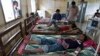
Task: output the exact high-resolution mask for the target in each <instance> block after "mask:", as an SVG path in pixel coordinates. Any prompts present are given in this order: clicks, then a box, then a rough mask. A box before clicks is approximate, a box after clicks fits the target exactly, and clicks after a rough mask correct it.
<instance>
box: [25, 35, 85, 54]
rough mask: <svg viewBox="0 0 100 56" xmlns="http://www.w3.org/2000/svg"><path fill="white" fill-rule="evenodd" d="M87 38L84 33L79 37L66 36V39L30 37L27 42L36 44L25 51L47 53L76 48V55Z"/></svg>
mask: <svg viewBox="0 0 100 56" xmlns="http://www.w3.org/2000/svg"><path fill="white" fill-rule="evenodd" d="M86 40H87V36H86V35H85V34H80V35H79V37H78V38H77V39H76V38H67V39H62V38H59V39H55V38H51V39H47V38H43V37H36V38H34V39H32V40H31V41H30V42H29V44H38V45H37V46H35V45H33V46H29V45H27V46H29V48H31V49H27V46H26V49H25V53H43V52H45V53H48V52H55V51H64V50H66V49H76V50H75V54H76V55H78V53H79V52H80V50H81V49H82V48H83V42H84V41H86Z"/></svg>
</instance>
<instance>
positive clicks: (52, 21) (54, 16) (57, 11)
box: [48, 9, 61, 26]
mask: <svg viewBox="0 0 100 56" xmlns="http://www.w3.org/2000/svg"><path fill="white" fill-rule="evenodd" d="M60 20H61V14H60V9H57V10H56V13H54V14H53V16H52V20H51V22H50V23H49V24H48V26H51V25H52V24H55V23H56V21H58V22H59V21H60Z"/></svg>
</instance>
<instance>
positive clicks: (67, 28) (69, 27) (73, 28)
mask: <svg viewBox="0 0 100 56" xmlns="http://www.w3.org/2000/svg"><path fill="white" fill-rule="evenodd" d="M58 28H59V33H60V34H63V33H82V31H81V30H80V29H79V28H77V26H76V24H75V23H73V24H70V25H67V26H61V27H58Z"/></svg>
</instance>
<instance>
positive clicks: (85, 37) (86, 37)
mask: <svg viewBox="0 0 100 56" xmlns="http://www.w3.org/2000/svg"><path fill="white" fill-rule="evenodd" d="M83 36H84V41H86V40H87V39H89V37H88V36H87V35H86V34H83ZM84 41H83V42H84Z"/></svg>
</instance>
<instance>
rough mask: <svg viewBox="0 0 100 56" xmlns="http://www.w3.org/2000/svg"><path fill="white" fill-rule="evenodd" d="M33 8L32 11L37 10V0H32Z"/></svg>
mask: <svg viewBox="0 0 100 56" xmlns="http://www.w3.org/2000/svg"><path fill="white" fill-rule="evenodd" d="M31 10H32V12H35V11H36V1H35V0H31Z"/></svg>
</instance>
